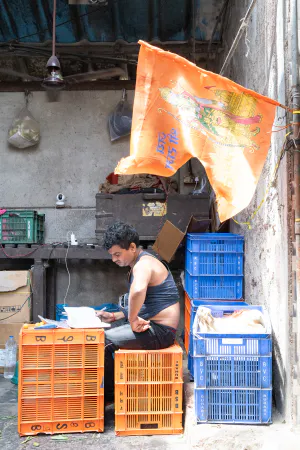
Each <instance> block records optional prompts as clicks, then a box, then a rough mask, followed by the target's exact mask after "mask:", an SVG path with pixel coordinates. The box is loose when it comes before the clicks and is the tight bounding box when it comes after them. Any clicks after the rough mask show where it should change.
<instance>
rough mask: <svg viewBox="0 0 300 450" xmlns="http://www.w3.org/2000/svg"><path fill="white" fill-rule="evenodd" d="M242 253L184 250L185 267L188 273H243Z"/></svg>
mask: <svg viewBox="0 0 300 450" xmlns="http://www.w3.org/2000/svg"><path fill="white" fill-rule="evenodd" d="M243 258H244V255H243V253H207V252H206V253H201V252H200V253H196V252H191V251H190V250H186V256H185V268H186V270H187V271H188V272H189V274H190V275H198V276H199V275H243V273H244V261H243Z"/></svg>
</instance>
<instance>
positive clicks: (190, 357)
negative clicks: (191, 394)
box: [188, 352, 194, 381]
mask: <svg viewBox="0 0 300 450" xmlns="http://www.w3.org/2000/svg"><path fill="white" fill-rule="evenodd" d="M188 371H189V372H190V380H191V381H194V357H193V355H191V353H190V352H189V353H188Z"/></svg>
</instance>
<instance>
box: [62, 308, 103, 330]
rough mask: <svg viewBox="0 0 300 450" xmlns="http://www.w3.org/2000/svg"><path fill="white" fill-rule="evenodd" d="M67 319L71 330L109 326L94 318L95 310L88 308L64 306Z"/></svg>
mask: <svg viewBox="0 0 300 450" xmlns="http://www.w3.org/2000/svg"><path fill="white" fill-rule="evenodd" d="M65 311H66V313H67V316H68V319H67V323H68V325H69V327H71V328H109V327H110V324H109V323H105V322H102V321H101V319H100V318H99V317H97V316H96V314H95V310H94V309H93V308H89V307H88V306H79V307H74V308H73V307H71V306H65Z"/></svg>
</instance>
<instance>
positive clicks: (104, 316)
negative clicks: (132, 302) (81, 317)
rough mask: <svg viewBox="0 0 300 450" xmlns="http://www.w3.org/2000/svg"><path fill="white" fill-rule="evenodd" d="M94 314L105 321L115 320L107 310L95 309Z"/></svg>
mask: <svg viewBox="0 0 300 450" xmlns="http://www.w3.org/2000/svg"><path fill="white" fill-rule="evenodd" d="M96 316H97V317H99V318H100V319H101V320H102V321H103V322H105V323H111V322H114V321H115V317H114V315H113V314H112V313H110V312H108V311H102V309H101V310H100V311H96Z"/></svg>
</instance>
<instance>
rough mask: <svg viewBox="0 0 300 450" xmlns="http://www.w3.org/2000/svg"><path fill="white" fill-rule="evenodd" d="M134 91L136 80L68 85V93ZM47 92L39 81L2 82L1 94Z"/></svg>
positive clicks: (0, 84) (86, 82) (0, 86)
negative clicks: (27, 91)
mask: <svg viewBox="0 0 300 450" xmlns="http://www.w3.org/2000/svg"><path fill="white" fill-rule="evenodd" d="M124 88H125V89H127V90H128V91H129V90H134V88H135V80H98V81H85V82H83V83H72V84H68V85H67V86H66V88H65V90H66V91H114V90H122V89H124ZM26 89H27V90H29V91H31V92H33V91H35V92H36V91H45V88H43V87H42V84H41V83H40V82H39V81H26V82H20V81H13V82H11V81H8V82H6V81H1V82H0V92H24V91H25V90H26Z"/></svg>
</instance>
